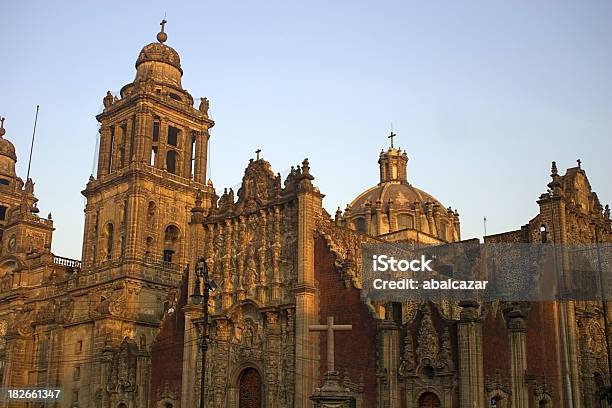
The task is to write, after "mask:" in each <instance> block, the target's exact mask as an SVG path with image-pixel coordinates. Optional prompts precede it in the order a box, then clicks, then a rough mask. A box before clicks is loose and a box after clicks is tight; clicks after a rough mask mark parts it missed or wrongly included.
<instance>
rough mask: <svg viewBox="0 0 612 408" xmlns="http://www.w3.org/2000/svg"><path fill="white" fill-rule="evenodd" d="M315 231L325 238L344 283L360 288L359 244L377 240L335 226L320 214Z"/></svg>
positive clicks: (329, 219)
mask: <svg viewBox="0 0 612 408" xmlns="http://www.w3.org/2000/svg"><path fill="white" fill-rule="evenodd" d="M316 228H317V232H318V233H319V234H320V235H321V236H322V237H323V238H324V239H325V242H326V244H327V247H328V249H329V250H330V251H331V253H332V254H333V255H334V262H335V265H336V268H338V270H339V271H340V273H341V276H342V278H343V279H344V282H345V285H347V286H349V285H353V286H354V287H355V288H358V289H360V288H361V245H362V244H365V243H375V242H378V241H377V240H376V239H374V238H371V237H366V236H363V235H360V234H358V233H357V232H355V231H353V230H350V229H348V228H343V227H339V226H337V225H336V224H335V223H334V221H333V220H332V219H331V218H326V217H325V216H323V215H321V216H320V217H317V219H316Z"/></svg>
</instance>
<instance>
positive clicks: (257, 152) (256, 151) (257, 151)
mask: <svg viewBox="0 0 612 408" xmlns="http://www.w3.org/2000/svg"><path fill="white" fill-rule="evenodd" d="M259 153H261V149H257V150H255V154H257V160H259Z"/></svg>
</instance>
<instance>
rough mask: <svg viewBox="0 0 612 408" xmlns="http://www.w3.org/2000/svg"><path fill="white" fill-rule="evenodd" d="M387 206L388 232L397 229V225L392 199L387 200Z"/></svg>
mask: <svg viewBox="0 0 612 408" xmlns="http://www.w3.org/2000/svg"><path fill="white" fill-rule="evenodd" d="M388 206H389V207H388V208H387V217H388V219H389V232H394V231H397V230H398V229H399V227H398V225H397V217H396V216H395V209H394V208H393V201H391V200H389V203H388Z"/></svg>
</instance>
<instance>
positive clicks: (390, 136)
mask: <svg viewBox="0 0 612 408" xmlns="http://www.w3.org/2000/svg"><path fill="white" fill-rule="evenodd" d="M396 136H397V135H396V134H395V133H393V131H391V134H390V135H389V136H387V138H389V139H391V148H392V149H393V138H394V137H396Z"/></svg>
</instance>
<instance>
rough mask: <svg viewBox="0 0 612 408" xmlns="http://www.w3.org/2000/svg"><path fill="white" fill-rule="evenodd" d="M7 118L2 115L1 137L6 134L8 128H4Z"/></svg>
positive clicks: (0, 118) (0, 120)
mask: <svg viewBox="0 0 612 408" xmlns="http://www.w3.org/2000/svg"><path fill="white" fill-rule="evenodd" d="M5 120H6V118H3V117H0V137H2V136H4V135H5V134H6V130H4V121H5Z"/></svg>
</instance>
